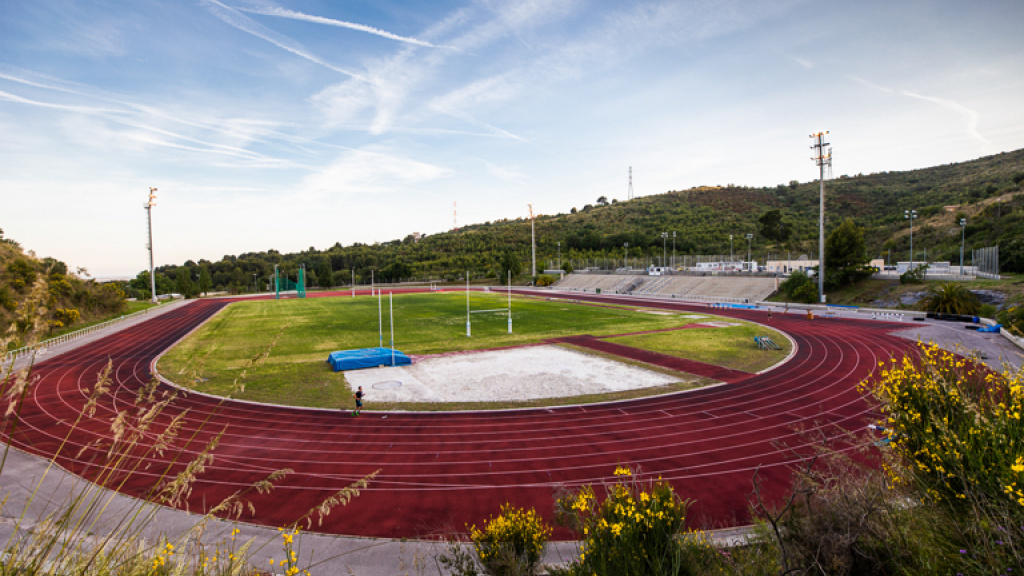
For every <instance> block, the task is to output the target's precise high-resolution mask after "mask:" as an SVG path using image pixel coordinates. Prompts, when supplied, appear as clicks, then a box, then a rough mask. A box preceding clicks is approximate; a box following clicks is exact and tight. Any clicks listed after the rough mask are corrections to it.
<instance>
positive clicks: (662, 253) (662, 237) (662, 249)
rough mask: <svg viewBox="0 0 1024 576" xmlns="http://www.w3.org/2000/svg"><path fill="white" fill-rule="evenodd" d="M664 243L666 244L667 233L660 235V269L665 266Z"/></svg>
mask: <svg viewBox="0 0 1024 576" xmlns="http://www.w3.org/2000/svg"><path fill="white" fill-rule="evenodd" d="M666 242H668V232H662V233H661V265H662V267H664V266H665V256H666V250H665V243H666Z"/></svg>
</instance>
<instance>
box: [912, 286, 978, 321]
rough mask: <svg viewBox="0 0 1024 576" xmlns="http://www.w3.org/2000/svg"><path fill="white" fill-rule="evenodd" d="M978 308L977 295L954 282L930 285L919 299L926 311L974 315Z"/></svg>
mask: <svg viewBox="0 0 1024 576" xmlns="http://www.w3.org/2000/svg"><path fill="white" fill-rule="evenodd" d="M980 308H981V302H980V301H979V300H978V297H977V296H975V295H974V293H973V292H971V291H970V290H968V289H967V288H965V287H964V286H963V285H961V284H957V283H956V282H946V283H943V284H940V285H938V286H932V287H930V288H928V293H927V294H926V295H925V297H924V298H922V299H921V309H922V310H926V311H928V312H938V313H943V314H969V315H974V314H977V313H978V310H979V309H980Z"/></svg>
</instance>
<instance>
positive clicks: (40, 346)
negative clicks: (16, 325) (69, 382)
mask: <svg viewBox="0 0 1024 576" xmlns="http://www.w3.org/2000/svg"><path fill="white" fill-rule="evenodd" d="M159 309H161V307H160V306H154V307H152V308H146V309H145V310H139V311H138V312H133V313H131V314H127V315H124V316H121V317H120V318H114V319H113V320H107V321H106V322H100V323H99V324H93V325H92V326H89V327H88V328H82V329H81V330H76V331H74V332H68V333H67V334H61V335H60V336H57V337H56V338H50V339H49V340H43V341H42V342H37V343H35V344H33V345H31V346H25V347H22V348H18V349H17V350H11V351H10V352H8V353H6V354H4V356H3V361H0V368H3V367H5V366H7V364H8V362H10V365H11V366H14V362H15V361H16V360H17V359H18V358H21V357H22V356H28V355H30V354H32V353H34V352H37V351H38V353H40V354H44V353H45V352H46V350H47V348H50V347H52V346H59V345H61V344H64V343H66V342H70V341H72V340H76V339H78V338H81V337H83V336H88V335H89V334H92V333H93V332H98V331H100V330H103V329H105V328H109V327H111V326H113V325H115V324H120V323H121V322H124V321H126V320H131V319H133V318H137V317H139V316H142V315H145V314H149V313H151V312H153V311H155V310H159Z"/></svg>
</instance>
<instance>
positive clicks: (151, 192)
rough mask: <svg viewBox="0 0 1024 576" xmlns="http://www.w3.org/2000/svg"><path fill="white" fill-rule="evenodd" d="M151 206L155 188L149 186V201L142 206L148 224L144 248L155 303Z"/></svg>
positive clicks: (154, 204) (154, 196) (154, 200)
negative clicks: (147, 255)
mask: <svg viewBox="0 0 1024 576" xmlns="http://www.w3.org/2000/svg"><path fill="white" fill-rule="evenodd" d="M153 206H156V188H153V187H150V189H149V201H148V202H146V203H145V204H143V206H142V207H143V208H145V209H146V223H147V224H148V226H149V244H146V249H147V250H149V288H150V290H151V294H152V297H153V303H154V304H156V276H154V275H153Z"/></svg>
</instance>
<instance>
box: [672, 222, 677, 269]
mask: <svg viewBox="0 0 1024 576" xmlns="http://www.w3.org/2000/svg"><path fill="white" fill-rule="evenodd" d="M675 267H676V231H675V230H673V231H672V268H675Z"/></svg>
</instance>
